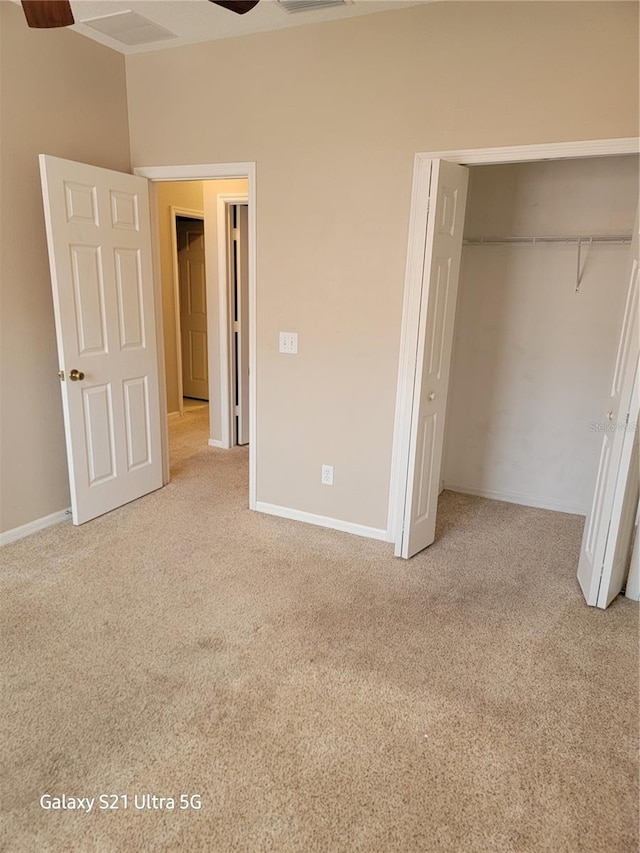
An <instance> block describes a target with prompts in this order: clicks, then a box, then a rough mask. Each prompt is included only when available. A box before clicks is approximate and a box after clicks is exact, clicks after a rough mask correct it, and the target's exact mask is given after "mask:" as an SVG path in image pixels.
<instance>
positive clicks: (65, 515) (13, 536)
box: [0, 509, 71, 545]
mask: <svg viewBox="0 0 640 853" xmlns="http://www.w3.org/2000/svg"><path fill="white" fill-rule="evenodd" d="M67 519H69V520H71V510H70V509H61V510H60V512H52V513H51V515H45V516H44V517H43V518H36V520H35V521H30V522H29V523H28V524H23V525H21V526H20V527H14V528H13V529H12V530H6V531H5V532H4V533H0V545H8V544H9V543H10V542H16V541H17V540H18V539H24V537H25V536H30V535H31V534H32V533H37V532H38V530H44V529H45V528H47V527H53V525H54V524H60V522H61V521H66V520H67Z"/></svg>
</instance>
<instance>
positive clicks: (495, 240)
mask: <svg viewBox="0 0 640 853" xmlns="http://www.w3.org/2000/svg"><path fill="white" fill-rule="evenodd" d="M631 237H632V235H631V234H596V235H591V236H589V237H575V236H574V237H471V238H468V239H465V240H463V241H462V242H463V244H464V245H465V246H495V245H499V244H500V245H519V244H525V243H528V244H531V245H533V246H535V245H536V244H537V243H569V244H571V243H573V244H582V243H589V244H591V243H630V242H631Z"/></svg>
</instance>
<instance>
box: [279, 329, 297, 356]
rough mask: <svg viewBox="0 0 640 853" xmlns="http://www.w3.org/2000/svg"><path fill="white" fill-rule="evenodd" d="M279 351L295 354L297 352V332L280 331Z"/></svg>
mask: <svg viewBox="0 0 640 853" xmlns="http://www.w3.org/2000/svg"><path fill="white" fill-rule="evenodd" d="M280 352H286V353H289V355H295V354H296V353H297V352H298V333H297V332H280Z"/></svg>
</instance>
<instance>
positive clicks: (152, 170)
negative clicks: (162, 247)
mask: <svg viewBox="0 0 640 853" xmlns="http://www.w3.org/2000/svg"><path fill="white" fill-rule="evenodd" d="M133 173H134V175H140V177H142V178H147V179H148V180H150V181H210V180H215V179H216V178H245V179H246V180H247V182H248V196H249V198H248V206H249V210H248V214H249V246H248V251H249V371H250V374H249V509H255V507H256V485H257V466H256V461H257V444H256V435H257V418H256V301H257V300H256V290H257V288H256V261H257V251H256V164H255V163H204V164H199V165H188V166H187V165H173V166H137V167H136V168H135V169H134V170H133ZM152 238H153V240H154V243H155V251H154V256H155V259H157V258H158V257H159V245H158V236H157V230H155V231H153V232H152ZM156 262H157V260H156ZM158 273H159V268H158V269H157V270H156V276H155V278H156V287H157V288H160V287H161V282H160V277H159V274H158ZM156 304H157V306H158V311H160V312H161V310H162V308H161V306H162V294H161V293H160V292H158V296H157V301H156ZM211 314H212V312H208V313H207V326H208V329H207V333H208V337H209V340H210V341H213V340H215V337H216V334H217V332H218V329H217V328H215V327H213V328H212V324H213V323H214V320H213V318H212V317H211ZM157 325H158V326H159V327H160V329H161V328H162V317H161V314H160V315H159V317H158V323H157ZM158 350H159V352H158V358H159V361H160V363H161V372H160V376H161V377H162V376H163V375H164V367H163V366H162V365H163V362H164V341H163V338H162V337H161V336H160V338H159V346H158ZM227 363H228V361H227ZM223 423H224V422H223ZM161 426H162V442H163V480H164V483H165V484H166V483H168V482H169V435H168V428H167V419H166V418H163V419H162V424H161Z"/></svg>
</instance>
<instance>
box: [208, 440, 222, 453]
mask: <svg viewBox="0 0 640 853" xmlns="http://www.w3.org/2000/svg"><path fill="white" fill-rule="evenodd" d="M209 447H221V448H222V449H223V450H224V449H225V447H224V444H223V443H222V442H221V441H220V439H219V438H210V439H209Z"/></svg>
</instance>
